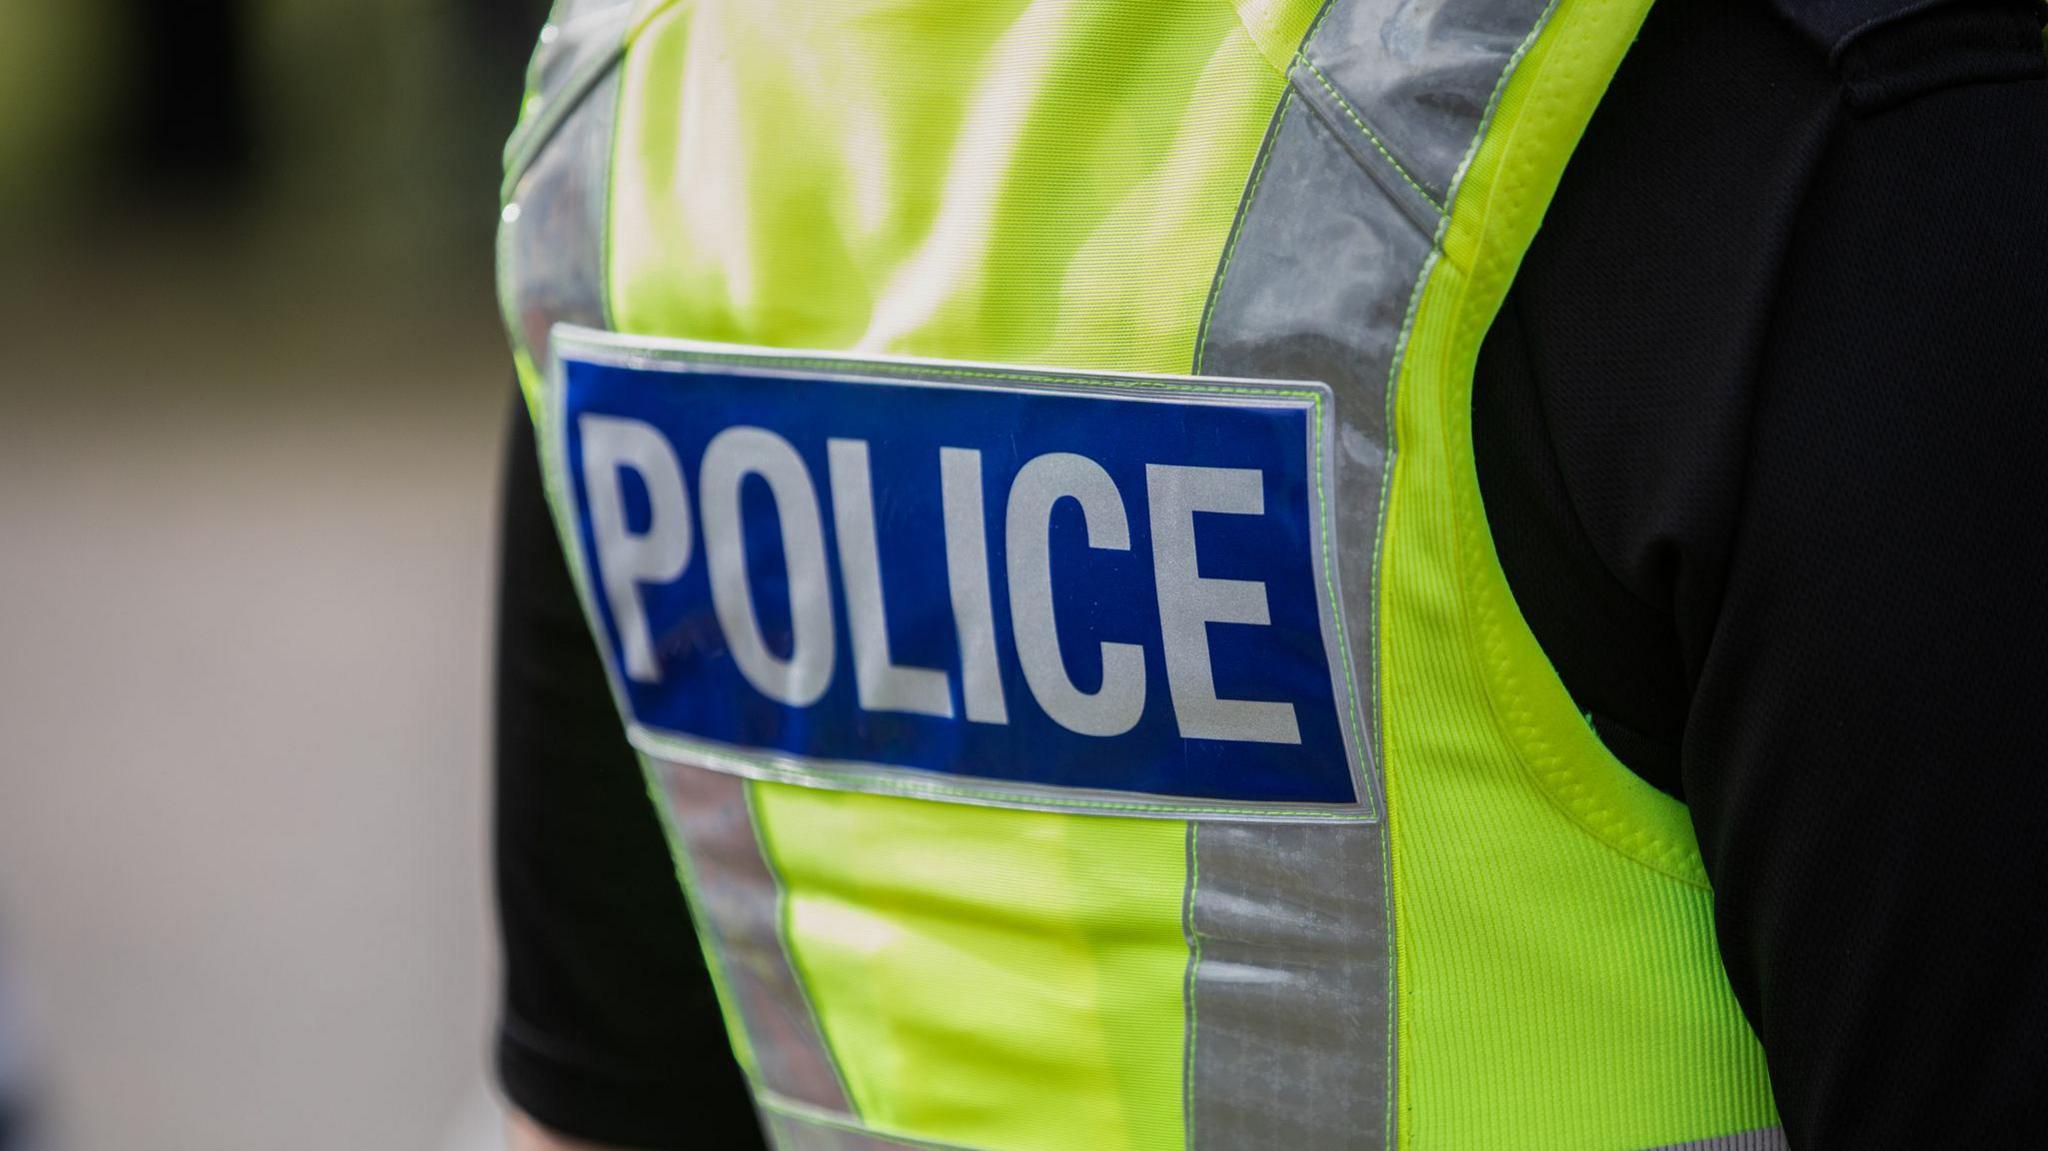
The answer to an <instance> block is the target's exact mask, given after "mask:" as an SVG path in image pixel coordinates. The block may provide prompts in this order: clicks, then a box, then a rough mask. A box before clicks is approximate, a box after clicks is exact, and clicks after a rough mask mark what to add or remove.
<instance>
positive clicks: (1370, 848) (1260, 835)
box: [1187, 823, 1393, 1151]
mask: <svg viewBox="0 0 2048 1151" xmlns="http://www.w3.org/2000/svg"><path fill="white" fill-rule="evenodd" d="M1384 832H1385V825H1384V824H1370V823H1361V824H1346V825H1342V826H1331V827H1323V826H1316V825H1303V824H1256V823H1191V824H1189V825H1188V849H1189V854H1190V856H1191V863H1190V881H1189V894H1188V929H1189V934H1190V936H1191V940H1192V944H1193V947H1194V956H1195V961H1194V964H1193V978H1192V979H1191V981H1190V986H1189V989H1188V1071H1187V1076H1188V1081H1187V1087H1188V1146H1189V1147H1191V1148H1197V1149H1208V1148H1215V1149H1218V1151H1221V1149H1224V1148H1238V1147H1315V1148H1331V1149H1338V1148H1361V1149H1363V1148H1382V1147H1385V1146H1386V1145H1387V1142H1386V1140H1387V1136H1388V1134H1389V1131H1388V1127H1387V1111H1386V1103H1387V1098H1388V1093H1387V1090H1386V1085H1387V1084H1388V1082H1389V1074H1390V1066H1389V1061H1390V1059H1391V1055H1392V1052H1391V1044H1390V1038H1389V1037H1390V1031H1389V1027H1390V1025H1391V1022H1392V1018H1393V1016H1392V1012H1391V1011H1390V1010H1389V1003H1388V996H1389V995H1390V993H1391V992H1392V981H1391V978H1390V968H1389V965H1388V960H1389V952H1388V948H1387V935H1386V932H1387V917H1386V913H1385V887H1384V885H1383V883H1382V882H1381V872H1380V868H1381V860H1382V859H1383V858H1384V847H1383V843H1382V837H1383V835H1384Z"/></svg>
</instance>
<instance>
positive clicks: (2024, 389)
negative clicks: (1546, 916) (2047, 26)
mask: <svg viewBox="0 0 2048 1151" xmlns="http://www.w3.org/2000/svg"><path fill="white" fill-rule="evenodd" d="M2006 11H2007V12H2008V13H2015V12H2016V11H2017V10H2016V9H2012V8H2008V9H2007V10H2006ZM1980 18H1981V19H1994V20H1995V19H1998V18H1990V17H1982V16H1981V14H1973V13H1970V12H1969V11H1968V10H1962V11H1960V12H1956V13H1952V14H1950V15H1943V16H1937V17H1934V18H1931V19H1930V20H1928V21H1923V22H1921V23H1920V24H1919V25H1917V26H1916V28H1913V29H1904V30H1902V31H1901V32H1900V33H1899V35H1898V36H1896V37H1893V38H1890V39H1878V40H1873V41H1872V42H1871V44H1870V45H1869V46H1868V47H1867V51H1868V53H1869V56H1868V58H1865V59H1859V58H1857V57H1856V56H1855V55H1854V54H1853V52H1854V50H1853V49H1852V55H1850V56H1849V57H1847V58H1845V59H1844V60H1843V61H1842V65H1841V67H1842V70H1843V73H1844V76H1845V78H1846V80H1847V82H1848V91H1849V93H1850V100H1849V106H1848V107H1847V108H1845V110H1844V113H1843V115H1842V118H1841V120H1840V123H1839V125H1838V127H1837V129H1836V131H1835V132H1834V134H1833V137H1832V140H1831V142H1830V144H1829V146H1828V149H1827V151H1826V153H1825V155H1824V156H1823V158H1822V161H1821V163H1820V165H1819V167H1818V169H1817V171H1816V174H1815V179H1814V182H1813V184H1812V185H1811V187H1810V189H1809V191H1808V194H1807V197H1806V199H1805V201H1804V203H1803V205H1802V206H1801V208H1800V210H1799V214H1798V217H1797V227H1796V229H1795V230H1794V232H1793V235H1792V240H1791V246H1790V249H1789V251H1788V253H1787V257H1786V260H1785V264H1784V272H1783V276H1782V278H1781V282H1780V284H1779V288H1778V294H1777V297H1776V299H1775V301H1774V303H1773V305H1772V308H1771V312H1770V327H1769V331H1768V333H1767V334H1766V337H1765V339H1764V340H1763V342H1762V355H1761V360H1760V363H1759V367H1758V380H1757V385H1756V388H1757V390H1756V393H1755V398H1754V404H1753V408H1752V410H1751V415H1750V434H1749V438H1748V443H1747V460H1746V464H1745V466H1744V468H1743V470H1742V473H1741V495H1740V502H1739V504H1738V506H1737V514H1736V515H1735V517H1734V519H1733V524H1734V528H1733V532H1732V534H1731V537H1730V539H1729V540H1728V545H1727V557H1728V558H1727V568H1726V571H1725V575H1724V577H1723V581H1722V591H1721V601H1720V604H1719V610H1718V613H1717V614H1716V615H1715V617H1714V620H1713V628H1712V630H1711V632H1709V633H1708V634H1706V635H1704V636H1702V637H1701V642H1700V645H1699V651H1700V653H1701V658H1700V660H1699V663H1698V673H1697V680H1696V683H1695V685H1694V694H1693V703H1692V709H1691V713H1690V715H1689V717H1688V720H1687V724H1686V731H1685V737H1684V745H1683V775H1684V792H1685V796H1686V799H1687V802H1688V803H1689V804H1690V805H1691V808H1692V811H1693V816H1694V820H1695V823H1696V826H1697V828H1698V830H1699V835H1700V844H1701V849H1702V851H1703V853H1704V855H1705V859H1706V862H1707V866H1708V871H1709V873H1710V875H1711V877H1712V880H1713V884H1714V889H1715V895H1716V905H1717V918H1718V927H1719V931H1720V942H1721V947H1722V952H1723V955H1724V959H1725V961H1726V965H1727V968H1728V972H1729V975H1730V978H1731V980H1732V981H1733V984H1734V987H1735V990H1736V992H1737V994H1738V996H1739V997H1740V999H1741V1001H1742V1002H1743V1004H1744V1006H1745V1008H1746V1009H1747V1010H1748V1012H1749V1014H1750V1017H1751V1019H1752V1021H1753V1022H1754V1023H1755V1025H1756V1027H1757V1031H1758V1034H1759V1036H1760V1038H1761V1039H1762V1041H1763V1044H1764V1047H1765V1050H1766V1052H1767V1055H1768V1058H1769V1063H1770V1068H1771V1074H1772V1079H1773V1083H1774V1085H1775V1087H1776V1090H1777V1095H1778V1102H1779V1106H1780V1109H1781V1111H1782V1113H1783V1116H1784V1121H1785V1126H1786V1130H1787V1132H1788V1134H1789V1136H1790V1138H1791V1141H1792V1145H1793V1147H1795V1148H1798V1149H1800V1151H1809V1149H1818V1148H1843V1149H1847V1148H1855V1149H1859V1151H1868V1149H1872V1148H1891V1147H1898V1148H1908V1147H1911V1148H1925V1147H1948V1146H1970V1147H2016V1146H2026V1145H2037V1144H2038V1143H2039V1142H2040V1141H2041V1140H2042V1138H2043V1131H2044V1130H2048V1128H2044V1126H2043V1124H2044V1122H2048V903H2044V892H2048V548H2044V547H2043V545H2042V543H2041V540H2040V538H2039V533H2040V532H2041V530H2042V521H2043V517H2044V514H2048V80H2044V79H2043V78H2042V72H2043V68H2042V66H2041V64H2040V61H2039V60H2038V58H2037V59H2036V60H2035V62H2034V64H2033V66H2032V67H2031V68H2029V67H2027V66H2026V64H2025V61H2026V55H2025V49H2026V47H2027V45H2028V44H2029V42H2030V40H2031V43H2032V46H2033V49H2034V50H2035V52H2036V53H2037V55H2038V51H2039V48H2040V44H2039V41H2038V35H2039V33H2038V29H2037V28H2034V29H2029V28H2028V27H2026V26H2025V25H2024V24H2023V23H2021V24H2014V23H2008V25H2007V27H2008V28H2009V29H2010V31H2008V32H2003V33H2000V32H1997V31H1996V28H1995V24H1994V25H1986V26H1984V27H1979V28H1976V29H1974V30H1973V29H1972V27H1971V25H1970V21H1972V20H1979V19H1980ZM1943 21H1947V22H1948V24H1949V25H1951V27H1950V29H1949V32H1948V33H1943V32H1942V31H1941V28H1940V27H1939V26H1940V25H1941V23H1942V22H1943ZM1986 28H1989V29H1990V30H1989V31H1987V30H1986ZM1944 35H1946V36H1947V39H1944V38H1943V37H1944ZM1902 39H1903V40H1904V42H1900V41H1901V40H1902ZM1959 45H1960V46H1959ZM1966 49H1967V50H1968V51H1973V52H1982V53H1984V54H1986V57H1987V58H1991V57H1994V56H1996V55H1997V50H2001V49H2002V50H2003V59H2004V61H2005V63H2006V64H2007V65H2012V64H2013V62H2014V61H2015V60H2016V61H2018V65H2017V68H2016V70H2017V71H2020V72H2031V73H2032V76H2031V78H2029V79H2016V78H2013V77H2010V76H1998V77H1993V78H1989V79H1980V80H1976V81H1971V82H1962V83H1948V84H1943V85H1941V86H1939V87H1937V88H1934V89H1933V90H1927V91H1920V92H1915V91H1913V90H1912V88H1911V85H1910V83H1906V82H1898V81H1899V76H1900V75H1901V74H1910V73H1912V72H1914V71H1915V70H1919V69H1922V68H1924V67H1925V66H1927V65H1928V64H1929V63H1930V62H1931V61H1937V60H1939V59H1940V58H1941V55H1942V54H1943V53H1955V52H1961V51H1964V50H1966ZM1887 68H1889V69H1891V70H1892V73H1891V76H1890V78H1889V80H1886V79H1885V78H1884V77H1883V76H1882V75H1881V74H1880V72H1881V70H1883V69H1887ZM1859 69H1861V70H1864V72H1863V74H1864V75H1866V76H1876V77H1877V79H1874V80H1872V81H1871V83H1872V85H1873V86H1872V87H1870V88H1869V89H1868V90H1867V91H1864V92H1859V91H1858V89H1857V84H1858V82H1859Z"/></svg>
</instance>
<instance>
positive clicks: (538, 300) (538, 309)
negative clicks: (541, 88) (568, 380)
mask: <svg viewBox="0 0 2048 1151" xmlns="http://www.w3.org/2000/svg"><path fill="white" fill-rule="evenodd" d="M618 86H619V77H618V73H617V72H611V73H609V74H607V75H606V76H605V78H604V79H603V80H602V81H601V82H600V83H599V84H598V85H597V87H596V88H595V89H593V90H592V91H591V92H590V93H589V95H588V96H587V97H586V98H585V99H584V100H583V101H582V103H580V104H579V105H577V107H576V109H575V111H574V112H573V113H571V114H570V115H569V117H568V118H567V119H565V120H564V121H563V122H562V124H561V126H560V129H559V130H558V131H556V132H555V133H554V135H553V136H552V137H550V138H549V139H548V140H547V142H546V146H545V147H543V148H541V149H540V150H539V151H538V152H537V153H536V154H535V155H534V156H533V158H532V162H531V163H530V164H529V165H528V166H527V168H526V170H525V171H524V172H523V173H521V174H520V175H519V178H518V182H517V184H516V185H515V186H514V188H513V191H512V195H511V197H510V198H509V199H508V200H507V201H506V204H505V210H504V212H503V214H502V216H501V217H500V223H499V226H498V276H499V289H498V292H499V297H500V303H501V305H502V306H503V307H504V309H505V312H506V316H505V320H506V325H507V327H508V329H509V330H510V331H511V332H512V333H513V334H514V335H515V337H516V338H517V339H518V340H519V342H520V344H521V346H522V347H523V348H524V350H525V351H526V353H527V355H528V357H529V358H530V359H531V360H532V362H533V365H534V367H535V368H536V369H538V370H539V372H540V374H541V376H542V378H546V376H547V375H548V372H549V364H548V362H547V358H546V357H547V356H548V332H549V330H550V329H552V328H553V327H554V326H555V325H556V324H557V323H569V324H581V325H585V326H588V327H604V326H605V290H604V231H605V199H606V195H607V189H608V186H609V182H610V177H609V175H608V173H609V171H610V168H611V149H612V129H613V124H614V120H615V117H616V111H617V107H616V106H617V104H618Z"/></svg>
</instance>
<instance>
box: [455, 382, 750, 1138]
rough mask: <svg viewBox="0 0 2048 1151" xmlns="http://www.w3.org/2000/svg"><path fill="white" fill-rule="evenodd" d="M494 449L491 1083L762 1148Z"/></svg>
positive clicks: (559, 571) (514, 483)
mask: <svg viewBox="0 0 2048 1151" xmlns="http://www.w3.org/2000/svg"><path fill="white" fill-rule="evenodd" d="M513 409H514V410H513V412H512V418H511V432H510V434H509V435H508V437H507V440H508V443H507V451H506V457H505V484H504V497H503V500H504V502H503V521H502V525H501V536H500V545H499V546H500V582H499V609H498V610H499V616H498V669H497V703H496V712H497V740H496V743H497V756H496V757H497V813H496V824H497V830H496V838H497V846H496V851H497V882H498V914H499V923H500V930H501V933H502V936H503V946H504V960H505V998H504V1005H503V1011H502V1015H501V1025H500V1029H499V1035H498V1045H497V1046H498V1071H499V1077H500V1080H501V1081H502V1083H503V1085H504V1088H505V1092H506V1094H507V1095H508V1096H509V1097H510V1098H511V1101H512V1103H513V1105H515V1106H516V1107H518V1108H519V1109H520V1110H522V1111H524V1112H526V1113H527V1114H529V1115H531V1116H532V1117H533V1118H534V1119H536V1120H538V1121H539V1122H540V1123H542V1124H543V1125H545V1126H547V1127H550V1128H553V1129H555V1130H557V1131H560V1132H562V1133H564V1134H567V1135H572V1136H575V1137H577V1138H580V1139H586V1140H590V1141H593V1142H597V1143H602V1144H607V1145H615V1146H620V1147H633V1148H647V1149H650V1151H656V1149H667V1148H677V1149H681V1148H720V1149H726V1148H735V1149H740V1151H744V1149H746V1148H749V1147H761V1146H763V1141H762V1138H761V1134H760V1130H759V1128H758V1126H757V1125H756V1122H755V1119H754V1113H753V1108H752V1104H751V1103H750V1101H749V1098H748V1095H747V1090H746V1086H745V1084H744V1082H743V1081H742V1078H741V1075H740V1072H739V1068H738V1067H737V1066H736V1065H735V1064H734V1062H733V1057H732V1053H731V1050H730V1048H729V1046H728V1043H727V1039H726V1034H725V1026H724V1023H723V1022H722V1019H721V1016H720V1014H719V1010H718V1003H717V1000H716V997H715V996H714V994H713V991H712V984H711V980H710V977H709V975H708V974H707V973H706V971H705V967H704V959H703V954H702V952H701V951H700V950H699V948H698V946H697V940H696V937H695V935H694V933H693V931H692V929H691V923H690V915H689V910H688V907H687V905H686V904H685V902H684V900H683V894H682V890H681V887H680V884H679V883H678V882H677V880H676V872H675V866H674V864H673V863H672V862H671V860H670V857H669V854H668V847H667V844H666V843H665V842H664V840H663V836H662V831H661V827H660V824H659V821H658V819H657V817H656V815H655V811H654V808H653V806H652V803H651V801H650V800H649V798H648V794H647V789H646V786H645V784H644V783H643V781H642V776H641V773H640V768H639V765H638V764H637V763H636V762H635V759H634V757H633V753H632V751H631V750H630V749H629V748H628V746H627V744H626V741H625V737H624V734H623V732H622V730H621V727H620V723H619V717H618V712H617V710H616V709H615V707H614V705H613V703H612V698H611V694H610V689H609V687H608V685H607V684H606V681H605V678H604V670H603V666H602V665H601V664H600V663H599V656H598V653H597V648H596V644H595V642H594V641H593V640H592V638H591V635H590V632H589V630H588V628H587V626H586V625H585V623H584V618H583V614H582V611H581V609H580V607H579V606H578V604H577V600H576V595H575V590H574V587H573V585H572V584H571V583H570V581H569V572H568V565H567V563H566V562H565V561H564V559H563V556H562V549H561V545H560V543H559V542H558V541H559V537H558V536H557V535H556V533H555V529H554V524H553V521H552V520H551V519H550V516H549V512H548V507H547V502H546V499H545V497H544V496H543V494H542V488H541V480H540V468H539V465H538V461H537V456H536V455H535V452H534V435H533V428H532V426H531V424H530V423H529V422H528V420H527V417H526V409H525V406H524V405H523V404H521V403H518V402H516V401H515V402H514V404H513Z"/></svg>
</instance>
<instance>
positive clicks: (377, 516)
mask: <svg viewBox="0 0 2048 1151" xmlns="http://www.w3.org/2000/svg"><path fill="white" fill-rule="evenodd" d="M151 5H155V6H156V7H155V9H154V14H152V8H151ZM534 8H535V5H532V4H523V5H522V4H504V5H502V6H493V5H489V4H486V3H480V2H477V0H468V2H464V0H250V2H247V3H242V4H239V5H236V4H233V3H214V2H211V0H209V2H206V3H190V4H187V3H179V4H172V3H168V0H137V2H133V3H129V2H124V0H66V3H64V4H52V3H46V2H44V0H0V29H5V30H6V31H5V33H4V34H0V973H4V975H5V977H6V978H8V979H9V980H10V982H12V983H13V984H15V987H14V991H15V993H16V998H17V999H18V1000H19V1001H20V1003H21V1005H22V1007H23V1009H24V1011H23V1014H25V1016H26V1018H27V1024H26V1027H25V1030H26V1031H27V1038H28V1039H29V1040H30V1041H31V1047H30V1054H31V1059H32V1065H33V1067H34V1068H35V1069H36V1074H37V1076H38V1078H39V1080H40V1082H41V1088H40V1090H39V1092H38V1094H39V1097H40V1101H41V1102H42V1104H43V1105H44V1107H45V1109H46V1111H47V1112H48V1116H49V1118H50V1123H49V1125H48V1128H47V1134H48V1136H49V1137H50V1138H49V1140H48V1145H49V1146H51V1147H54V1148H80V1149H84V1151H100V1149H108V1151H113V1149H127V1148H152V1149H159V1148H160V1149H166V1151H182V1149H188V1148H189V1149H193V1151H202V1149H203V1151H236V1149H241V1148H251V1149H255V1148H264V1149H269V1148H278V1147H292V1148H299V1149H307V1151H312V1149H326V1148H333V1149H336V1151H340V1149H343V1148H348V1149H361V1148H372V1147H374V1148H379V1149H380V1151H381V1149H386V1148H398V1149H405V1148H446V1149H450V1151H458V1149H459V1151H468V1149H469V1148H473V1147H480V1146H488V1145H490V1144H491V1143H492V1142H493V1141H494V1135H493V1130H492V1118H491V1109H490V1106H489V1104H488V1096H487V1094H486V1076H485V1068H486V1051H487V1040H488V1033H489V1017H490V1004H491V1001H492V999H493V997H494V995H495V992H496V987H495V982H494V980H495V976H494V974H493V971H492V965H491V960H490V946H489V929H490V911H489V902H488V896H489V888H488V854H487V840H486V833H487V814H488V812H487V804H488V797H487V788H486V777H485V754H486V746H485V745H486V722H487V718H488V716H487V708H486V704H487V676H486V669H487V659H488V653H489V635H488V624H489V618H490V611H491V599H490V591H491V579H490V556H489V548H490V544H491V536H492V507H493V502H494V497H495V482H496V471H497V461H496V452H497V445H498V437H499V434H500V430H501V428H502V421H503V416H504V414H505V411H506V403H507V398H508V395H509V371H508V368H507V365H506V358H505V355H504V351H503V348H504V345H503V340H502V337H501V336H500V334H499V332H498V330H497V326H496V318H495V310H494V305H493V302H492V299H491V289H490V283H491V281H490V251H489V242H490V230H491V226H492V223H493V222H494V220H495V210H494V209H495V191H496V190H495V162H494V161H495V155H496V152H497V149H498V146H499V144H500V143H501V142H502V139H503V134H504V132H505V131H506V130H507V129H508V128H509V126H510V120H511V116H512V114H513V113H514V111H515V110H516V104H517V97H518V91H517V85H518V73H519V65H520V63H521V57H523V53H524V44H525V43H526V42H527V40H528V39H529V38H530V37H531V36H532V34H533V32H534V31H535V29H536V28H537V27H538V22H539V21H538V15H537V13H536V12H535V11H533V9H534ZM181 15H182V16H183V17H185V18H187V19H188V21H189V26H181V25H180V22H179V20H178V19H177V17H179V16H181ZM219 21H226V22H227V23H226V25H225V26H226V27H227V28H229V29H230V30H231V32H232V35H233V38H234V40H233V43H232V44H230V45H227V46H224V47H221V46H218V45H215V47H221V50H220V51H219V52H210V51H208V50H202V49H207V48H208V46H209V44H210V41H207V40H205V39H203V38H201V39H198V40H194V39H193V38H192V37H193V35H194V30H195V29H197V30H198V31H199V32H200V33H204V31H205V29H207V28H210V27H211V28H218V27H221V26H222V25H221V24H219V23H218V22H219ZM181 36H183V37H186V39H183V40H181V39H180V37H181ZM195 44H196V45H197V47H195ZM167 45H169V46H172V47H173V48H174V49H175V50H172V51H165V50H163V49H164V48H165V46H167ZM188 97H189V98H188ZM167 98H174V99H183V100H185V103H182V104H179V105H177V106H175V107H165V106H163V101H164V100H166V99H167ZM209 100H212V101H219V102H220V103H215V104H208V103H207V101H209ZM216 128H218V129H220V131H219V132H214V129H216ZM181 133H182V135H181ZM209 141H210V142H209ZM209 149H214V150H213V151H209Z"/></svg>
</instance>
